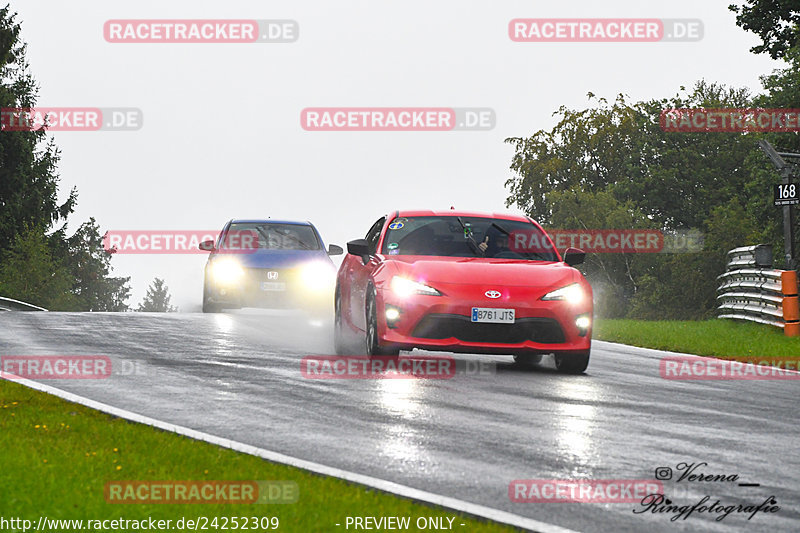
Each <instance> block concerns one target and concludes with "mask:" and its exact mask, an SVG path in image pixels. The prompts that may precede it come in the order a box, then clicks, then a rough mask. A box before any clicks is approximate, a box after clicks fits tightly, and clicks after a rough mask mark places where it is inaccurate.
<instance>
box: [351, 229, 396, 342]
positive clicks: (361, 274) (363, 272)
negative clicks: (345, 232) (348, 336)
mask: <svg viewBox="0 0 800 533" xmlns="http://www.w3.org/2000/svg"><path fill="white" fill-rule="evenodd" d="M385 223H386V217H381V218H379V219H378V220H376V221H375V223H374V224H373V225H372V227H371V228H370V229H369V231H368V232H367V235H366V237H364V238H365V239H366V241H367V243H368V244H369V251H370V255H369V261H367V263H366V264H364V261H363V260H362V259H361V258H360V257H354V256H348V258H347V259H348V261H349V262H348V266H347V268H348V271H347V277H348V279H349V280H350V305H349V309H350V323H351V324H353V326H355V327H356V328H358V329H360V330H361V331H366V329H367V321H366V317H365V306H366V294H367V292H366V291H367V284H368V283H369V280H370V277H371V276H370V275H371V273H372V272H373V271H374V270H375V269H376V268H377V267H378V265H379V264H380V260H379V259H378V257H377V256H376V252H377V251H378V240H379V239H380V237H381V230H383V225H384V224H385Z"/></svg>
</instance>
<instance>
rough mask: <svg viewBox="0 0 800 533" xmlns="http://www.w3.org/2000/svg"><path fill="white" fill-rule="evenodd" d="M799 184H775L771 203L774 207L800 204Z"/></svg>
mask: <svg viewBox="0 0 800 533" xmlns="http://www.w3.org/2000/svg"><path fill="white" fill-rule="evenodd" d="M798 193H800V186H799V185H798V184H797V183H780V184H778V185H775V200H774V201H773V205H775V206H776V207H779V206H784V205H796V204H800V195H799V194H798Z"/></svg>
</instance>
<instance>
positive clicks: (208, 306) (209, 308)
mask: <svg viewBox="0 0 800 533" xmlns="http://www.w3.org/2000/svg"><path fill="white" fill-rule="evenodd" d="M220 310H221V308H220V307H219V305H217V304H214V303H211V301H210V300H209V298H208V291H207V290H206V288H205V287H203V312H204V313H219V312H220Z"/></svg>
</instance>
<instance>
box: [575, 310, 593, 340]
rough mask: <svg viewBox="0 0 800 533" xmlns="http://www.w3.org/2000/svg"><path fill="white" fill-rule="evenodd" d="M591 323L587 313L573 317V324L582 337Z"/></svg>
mask: <svg viewBox="0 0 800 533" xmlns="http://www.w3.org/2000/svg"><path fill="white" fill-rule="evenodd" d="M591 325H592V319H591V318H589V315H578V316H577V317H576V318H575V326H576V327H577V328H578V334H579V335H580V336H581V337H583V336H584V335H586V333H587V332H588V331H589V326H591Z"/></svg>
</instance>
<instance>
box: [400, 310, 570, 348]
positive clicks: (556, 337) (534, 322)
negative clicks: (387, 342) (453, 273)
mask: <svg viewBox="0 0 800 533" xmlns="http://www.w3.org/2000/svg"><path fill="white" fill-rule="evenodd" d="M413 336H414V337H417V338H421V339H449V338H451V337H453V338H456V339H458V340H460V341H464V342H494V343H499V344H520V343H523V342H525V341H533V342H538V343H542V344H559V343H562V342H564V341H565V338H564V331H563V330H562V329H561V326H560V325H559V323H558V321H556V320H553V319H552V318H518V319H517V320H516V322H514V323H513V324H487V323H481V322H472V321H471V320H470V317H468V316H463V315H446V314H430V315H427V316H426V317H424V318H423V319H422V320H420V321H419V323H418V324H417V326H416V327H415V328H414V332H413Z"/></svg>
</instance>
